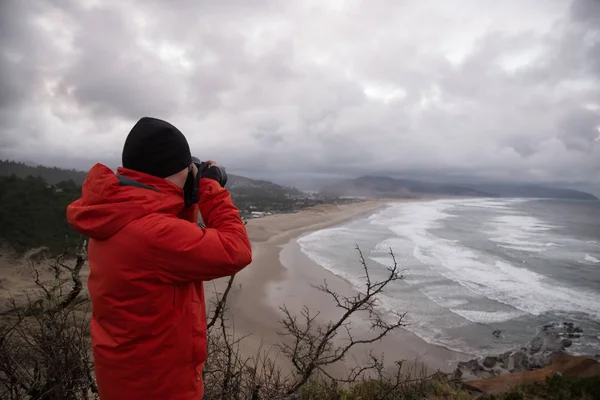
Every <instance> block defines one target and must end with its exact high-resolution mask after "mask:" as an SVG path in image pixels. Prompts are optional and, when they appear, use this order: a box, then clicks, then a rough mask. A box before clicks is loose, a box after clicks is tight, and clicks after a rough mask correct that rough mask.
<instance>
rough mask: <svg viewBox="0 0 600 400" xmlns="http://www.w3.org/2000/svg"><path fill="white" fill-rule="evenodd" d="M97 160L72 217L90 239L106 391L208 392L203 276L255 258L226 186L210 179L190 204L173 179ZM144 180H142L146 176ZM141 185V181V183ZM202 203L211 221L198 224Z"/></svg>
mask: <svg viewBox="0 0 600 400" xmlns="http://www.w3.org/2000/svg"><path fill="white" fill-rule="evenodd" d="M117 172H118V174H119V175H120V176H122V177H126V178H129V179H128V180H127V179H126V180H127V182H122V181H120V180H119V179H118V177H117V175H115V174H114V173H113V172H112V171H111V170H110V169H109V168H107V167H105V166H103V165H101V164H97V165H95V166H94V167H93V168H92V169H91V170H90V172H89V174H88V176H87V178H86V180H85V183H84V184H83V190H82V197H81V198H80V199H78V200H76V201H75V202H73V203H72V204H71V205H69V207H68V208H67V219H68V221H69V223H70V224H71V226H73V227H74V228H75V229H76V230H77V231H79V232H80V233H81V234H83V235H85V236H87V237H89V238H90V241H89V247H88V257H89V264H90V276H89V279H88V288H89V292H90V297H91V300H92V319H91V335H92V346H93V352H94V362H95V368H96V379H97V382H98V389H99V391H100V398H101V400H117V399H123V400H125V399H127V400H136V399H144V400H152V399H161V400H164V399H170V400H179V399H181V400H183V399H185V400H188V399H201V398H202V394H203V391H204V388H203V383H202V367H203V365H204V361H205V360H206V308H205V301H204V290H203V286H202V282H203V281H208V280H211V279H216V278H220V277H223V276H229V275H232V274H234V273H236V272H238V271H239V270H241V269H242V268H244V267H245V266H247V265H248V264H250V262H251V258H252V251H251V247H250V242H249V240H248V235H247V233H246V228H245V226H244V223H243V222H242V220H241V219H240V217H239V213H238V210H237V208H236V207H235V206H234V205H233V203H232V202H231V197H230V195H229V192H228V191H227V190H226V189H223V188H221V186H220V185H219V184H218V183H217V182H215V181H213V180H211V179H207V178H203V179H202V180H201V183H200V190H201V195H200V201H199V203H198V207H193V208H190V209H185V210H184V209H183V191H182V190H181V189H180V188H179V187H177V186H176V185H174V184H172V183H171V182H169V181H167V180H165V179H161V178H156V177H153V176H150V175H146V174H143V173H139V172H136V171H132V170H127V169H124V168H120V169H119V170H118V171H117ZM138 183H139V184H138ZM140 184H141V185H140ZM198 208H199V211H200V214H201V215H202V218H203V220H204V223H205V224H206V226H207V228H206V229H201V228H199V227H198V226H197V219H198Z"/></svg>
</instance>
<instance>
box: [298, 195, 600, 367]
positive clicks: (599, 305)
mask: <svg viewBox="0 0 600 400" xmlns="http://www.w3.org/2000/svg"><path fill="white" fill-rule="evenodd" d="M297 242H298V244H299V246H300V249H301V251H302V252H303V253H304V254H306V255H307V256H308V257H309V258H310V259H311V260H312V261H314V262H315V263H317V264H318V265H320V266H321V267H323V268H326V269H327V270H329V271H330V272H332V273H333V274H335V275H338V276H339V277H341V278H343V279H345V280H346V281H348V282H349V283H350V284H352V285H353V286H355V287H356V288H360V287H363V286H364V281H363V280H362V278H361V277H363V276H364V271H363V270H362V269H361V266H360V264H359V259H358V253H357V252H356V250H355V246H357V245H358V246H359V247H360V248H361V250H362V252H363V254H364V255H365V258H367V261H368V264H369V267H370V271H371V275H372V279H375V278H379V279H381V278H384V277H385V273H386V268H385V267H386V266H388V265H390V264H391V262H392V260H391V257H390V255H389V251H390V249H391V250H392V251H393V252H394V255H395V257H396V260H397V262H398V263H399V265H400V268H401V269H402V270H403V275H404V277H405V278H404V279H403V280H402V281H397V282H393V283H392V284H391V285H390V286H389V287H388V289H387V291H386V293H385V295H384V296H383V297H382V298H381V303H380V307H381V308H382V311H383V312H389V311H392V310H393V311H396V312H407V316H406V322H408V326H407V329H409V330H410V331H412V332H414V333H415V334H416V335H418V336H419V337H421V338H422V339H424V340H425V341H427V342H429V343H432V344H435V345H440V346H444V347H446V348H448V349H451V350H454V351H459V352H462V353H466V354H471V355H478V356H480V355H488V354H495V353H499V352H503V351H506V350H510V349H514V348H518V347H521V346H523V345H525V344H526V343H527V342H528V341H530V340H531V339H532V337H533V336H534V335H535V334H536V333H537V331H538V329H540V328H541V327H542V326H543V325H544V324H547V323H550V322H565V321H568V322H573V323H575V324H576V325H578V326H580V327H581V328H582V329H583V331H584V332H583V334H582V336H581V338H578V339H574V340H573V345H572V346H571V347H570V348H569V351H570V352H571V353H574V354H589V355H596V354H599V353H600V203H597V202H583V201H562V200H537V199H536V200H529V199H456V200H455V199H452V200H435V201H422V202H404V203H390V204H388V206H387V207H386V208H384V209H382V210H381V211H379V212H377V213H376V214H374V215H371V216H368V217H364V218H360V219H357V220H354V221H352V222H349V223H346V224H343V225H341V226H337V227H334V228H330V229H324V230H320V231H316V232H312V233H309V234H306V235H304V236H301V237H300V238H299V239H298V240H297ZM495 331H496V332H495ZM494 332H495V334H494Z"/></svg>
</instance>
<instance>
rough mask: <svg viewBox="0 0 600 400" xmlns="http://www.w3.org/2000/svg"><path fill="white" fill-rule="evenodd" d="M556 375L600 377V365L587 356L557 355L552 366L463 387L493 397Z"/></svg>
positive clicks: (475, 382)
mask: <svg viewBox="0 0 600 400" xmlns="http://www.w3.org/2000/svg"><path fill="white" fill-rule="evenodd" d="M555 374H561V375H563V376H567V377H571V378H589V377H593V376H600V363H599V362H598V361H596V360H594V359H592V358H589V357H585V356H572V355H570V354H565V353H556V354H555V355H554V356H552V358H551V362H550V364H549V365H547V366H545V367H544V368H541V369H538V370H535V371H522V372H515V373H512V374H508V375H504V376H496V377H493V378H489V379H480V380H475V381H469V382H465V383H463V386H464V387H465V388H467V389H469V390H474V391H477V392H483V393H486V394H489V395H492V394H498V393H503V392H506V391H508V390H511V389H513V388H515V387H517V386H522V385H528V384H532V383H534V382H543V381H545V380H546V378H547V377H550V376H552V375H555Z"/></svg>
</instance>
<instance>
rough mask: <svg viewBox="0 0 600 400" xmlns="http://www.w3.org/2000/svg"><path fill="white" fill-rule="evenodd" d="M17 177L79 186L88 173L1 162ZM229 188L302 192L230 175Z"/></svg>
mask: <svg viewBox="0 0 600 400" xmlns="http://www.w3.org/2000/svg"><path fill="white" fill-rule="evenodd" d="M13 174H14V175H16V176H17V177H19V178H26V177H28V176H32V177H39V178H42V179H43V180H44V181H46V182H47V183H49V184H52V185H54V184H57V183H59V182H62V181H68V180H72V181H73V182H75V183H76V184H78V185H81V184H83V181H84V180H85V177H86V175H87V172H83V171H77V170H67V169H61V168H55V167H44V166H37V167H36V166H31V165H28V164H25V163H21V162H15V161H2V160H0V176H11V175H13ZM227 188H228V189H229V190H230V191H231V193H232V194H233V195H234V196H235V195H237V196H242V197H246V196H256V195H261V196H266V197H294V196H300V195H302V192H301V191H299V190H298V189H296V188H293V187H287V186H281V185H277V184H275V183H273V182H269V181H264V180H256V179H250V178H246V177H243V176H238V175H231V174H229V179H228V182H227Z"/></svg>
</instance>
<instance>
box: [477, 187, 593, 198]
mask: <svg viewBox="0 0 600 400" xmlns="http://www.w3.org/2000/svg"><path fill="white" fill-rule="evenodd" d="M472 187H474V188H475V189H477V190H481V191H484V192H487V193H490V194H493V195H495V196H500V197H535V198H548V199H571V200H598V198H597V197H596V196H594V195H592V194H590V193H586V192H581V191H579V190H572V189H561V188H553V187H546V186H540V185H533V184H516V183H487V184H477V185H472Z"/></svg>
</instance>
